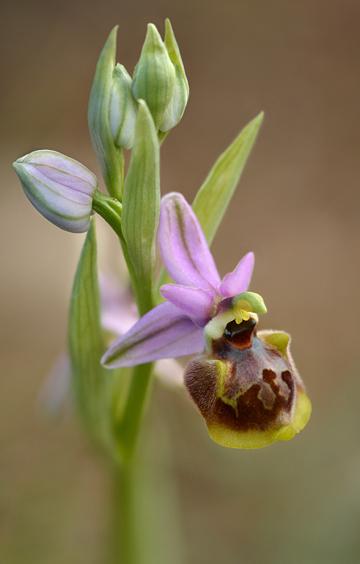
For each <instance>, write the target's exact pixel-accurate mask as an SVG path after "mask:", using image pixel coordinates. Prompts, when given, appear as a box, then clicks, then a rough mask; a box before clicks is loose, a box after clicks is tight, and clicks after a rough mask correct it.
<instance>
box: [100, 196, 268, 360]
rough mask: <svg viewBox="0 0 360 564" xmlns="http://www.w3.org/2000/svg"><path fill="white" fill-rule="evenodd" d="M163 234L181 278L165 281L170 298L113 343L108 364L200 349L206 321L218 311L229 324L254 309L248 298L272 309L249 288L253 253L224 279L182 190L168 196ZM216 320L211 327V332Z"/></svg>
mask: <svg viewBox="0 0 360 564" xmlns="http://www.w3.org/2000/svg"><path fill="white" fill-rule="evenodd" d="M158 240H159V247H160V253H161V256H162V259H163V262H164V265H165V268H166V269H167V271H168V273H169V275H170V276H171V277H172V279H173V280H174V281H175V284H165V285H163V286H162V287H161V289H160V293H161V295H162V296H163V297H164V298H165V299H166V300H167V301H166V302H165V303H162V304H160V305H158V306H157V307H155V308H154V309H152V310H151V311H149V312H148V313H147V314H146V315H144V316H143V317H142V318H141V319H140V320H139V321H138V322H137V323H136V324H135V325H134V326H133V327H132V328H131V329H130V330H129V331H128V332H127V333H126V334H125V335H123V336H122V337H120V339H118V340H117V341H115V343H114V344H113V345H112V346H111V347H110V348H109V350H108V351H107V352H106V354H105V355H104V357H103V359H102V362H103V363H104V365H105V366H106V367H108V368H116V367H120V366H134V365H136V364H141V363H144V362H150V361H153V360H158V359H159V358H174V357H179V356H185V355H192V354H197V353H200V352H202V351H203V349H204V345H205V341H204V327H206V326H208V324H209V322H210V321H211V320H212V319H213V318H216V317H217V322H218V321H220V325H221V327H222V328H223V329H225V326H226V323H227V322H228V321H227V318H228V317H229V315H230V318H229V321H231V317H232V315H233V317H232V319H235V318H237V319H239V318H241V316H242V315H243V316H245V318H246V317H247V312H246V311H245V310H246V309H247V310H248V311H250V310H251V305H250V303H249V301H247V300H251V301H252V303H253V305H254V308H255V309H256V308H258V310H259V311H266V309H265V306H264V304H263V302H262V299H261V298H260V296H257V295H256V294H252V295H250V293H246V294H244V293H245V292H246V290H247V287H248V285H249V283H250V279H251V275H252V270H253V266H254V255H253V253H248V254H247V255H245V256H244V258H243V259H242V260H241V261H240V262H239V264H238V265H237V267H236V268H235V270H234V271H233V272H231V273H230V274H227V275H226V276H225V277H224V279H223V280H222V281H221V279H220V276H219V274H218V271H217V269H216V266H215V263H214V259H213V257H212V255H211V252H210V250H209V247H208V245H207V243H206V240H205V236H204V234H203V232H202V229H201V227H200V224H199V222H198V220H197V218H196V216H195V214H194V212H193V211H192V209H191V207H190V206H189V204H188V203H187V202H186V200H185V199H184V197H183V196H182V195H181V194H179V193H171V194H168V195H166V196H165V197H164V198H163V199H162V205H161V212H160V221H159V232H158ZM239 295H240V296H239ZM239 298H240V299H239ZM246 298H247V300H246ZM251 298H252V299H251ZM255 302H256V303H255ZM229 311H230V312H231V313H230V314H229ZM225 321H226V323H225ZM213 325H214V324H212V325H209V327H208V330H210V332H211V330H212V331H214V327H213ZM222 332H223V331H221V333H222ZM221 333H220V335H221ZM205 337H206V334H205Z"/></svg>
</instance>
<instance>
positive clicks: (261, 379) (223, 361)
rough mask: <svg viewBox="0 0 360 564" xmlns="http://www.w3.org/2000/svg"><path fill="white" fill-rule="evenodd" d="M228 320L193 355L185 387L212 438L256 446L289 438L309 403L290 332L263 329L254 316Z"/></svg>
mask: <svg viewBox="0 0 360 564" xmlns="http://www.w3.org/2000/svg"><path fill="white" fill-rule="evenodd" d="M237 321H238V320H234V321H231V322H230V323H228V324H227V326H226V328H225V331H224V333H223V335H222V336H221V337H220V338H218V339H214V340H213V341H212V343H211V351H210V353H209V354H208V355H206V356H198V357H196V358H194V359H193V360H191V361H190V362H189V363H188V365H187V367H186V371H185V385H186V388H187V390H188V392H189V394H190V396H191V398H192V399H193V401H194V402H195V404H196V405H197V407H198V409H199V411H200V413H201V415H202V416H203V417H204V419H205V422H206V425H207V428H208V431H209V434H210V436H211V438H212V439H213V440H214V441H215V442H217V443H219V444H221V445H223V446H227V447H231V448H245V449H250V448H260V447H263V446H266V445H268V444H271V443H273V442H275V441H277V440H289V439H292V438H293V437H294V436H295V434H296V433H298V432H299V431H300V430H301V429H303V427H305V425H306V423H307V422H308V420H309V417H310V413H311V404H310V401H309V399H308V398H307V396H306V394H305V390H304V385H303V383H302V380H301V378H300V376H299V374H298V372H297V370H296V368H295V365H294V363H293V360H292V357H291V355H290V350H289V343H290V336H289V335H288V334H286V333H283V332H280V331H279V332H276V331H263V332H259V334H258V335H257V333H256V328H257V319H256V318H255V317H252V316H250V317H249V319H247V320H242V321H241V322H240V323H238V322H237Z"/></svg>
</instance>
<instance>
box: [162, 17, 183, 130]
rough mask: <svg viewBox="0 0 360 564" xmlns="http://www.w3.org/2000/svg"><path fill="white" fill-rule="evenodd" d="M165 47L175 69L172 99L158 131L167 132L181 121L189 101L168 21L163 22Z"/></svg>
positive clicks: (177, 51)
mask: <svg viewBox="0 0 360 564" xmlns="http://www.w3.org/2000/svg"><path fill="white" fill-rule="evenodd" d="M165 47H166V49H167V52H168V53H169V57H170V60H171V62H172V63H173V65H174V67H175V85H174V90H173V95H172V98H171V100H170V102H169V105H168V106H167V108H166V110H165V114H164V119H163V121H162V123H161V125H160V128H159V129H160V131H164V132H165V131H169V130H170V129H172V128H173V127H175V125H177V124H178V123H179V121H180V120H181V118H182V116H183V113H184V111H185V108H186V104H187V102H188V99H189V83H188V80H187V78H186V74H185V69H184V65H183V62H182V59H181V55H180V50H179V46H178V44H177V41H176V39H175V35H174V32H173V29H172V27H171V23H170V20H169V19H167V20H166V21H165Z"/></svg>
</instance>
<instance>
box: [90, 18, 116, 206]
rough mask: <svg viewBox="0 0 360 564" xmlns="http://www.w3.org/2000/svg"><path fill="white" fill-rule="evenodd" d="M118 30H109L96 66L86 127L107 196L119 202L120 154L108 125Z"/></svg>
mask: <svg viewBox="0 0 360 564" xmlns="http://www.w3.org/2000/svg"><path fill="white" fill-rule="evenodd" d="M117 29H118V26H116V27H114V29H113V30H112V31H111V33H110V35H109V38H108V40H107V41H106V43H105V46H104V48H103V50H102V52H101V54H100V58H99V61H98V63H97V66H96V71H95V77H94V82H93V86H92V89H91V94H90V100H89V110H88V124H89V130H90V136H91V141H92V144H93V147H94V151H95V154H96V158H97V160H98V162H99V166H100V170H101V174H102V176H103V179H104V182H105V185H106V188H107V190H108V192H109V194H110V196H113V197H114V198H117V199H118V200H120V201H121V195H122V182H123V167H124V162H123V152H122V149H118V148H117V147H116V146H115V144H114V141H113V138H112V135H111V131H110V124H109V100H110V94H111V85H112V75H113V70H114V67H115V55H116V35H117Z"/></svg>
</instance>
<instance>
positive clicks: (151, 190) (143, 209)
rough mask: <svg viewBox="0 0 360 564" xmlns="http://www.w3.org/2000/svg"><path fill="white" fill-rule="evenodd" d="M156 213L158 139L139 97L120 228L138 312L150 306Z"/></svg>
mask: <svg viewBox="0 0 360 564" xmlns="http://www.w3.org/2000/svg"><path fill="white" fill-rule="evenodd" d="M159 213H160V173H159V141H158V138H157V133H156V130H155V125H154V121H153V119H152V117H151V114H150V111H149V109H148V107H147V105H146V104H145V102H144V101H143V100H140V103H139V110H138V115H137V119H136V127H135V142H134V147H133V150H132V154H131V161H130V166H129V170H128V173H127V176H126V180H125V185H124V195H123V211H122V228H123V235H124V239H125V242H126V245H127V249H128V253H129V257H130V260H131V263H132V266H133V269H134V274H135V275H134V277H133V280H132V281H133V283H134V286H135V294H136V301H137V303H138V305H139V309H140V314H141V315H142V314H144V313H146V311H148V310H149V309H151V308H152V306H153V301H152V299H153V298H152V292H153V284H154V276H155V266H156V234H157V228H158V223H159Z"/></svg>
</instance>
